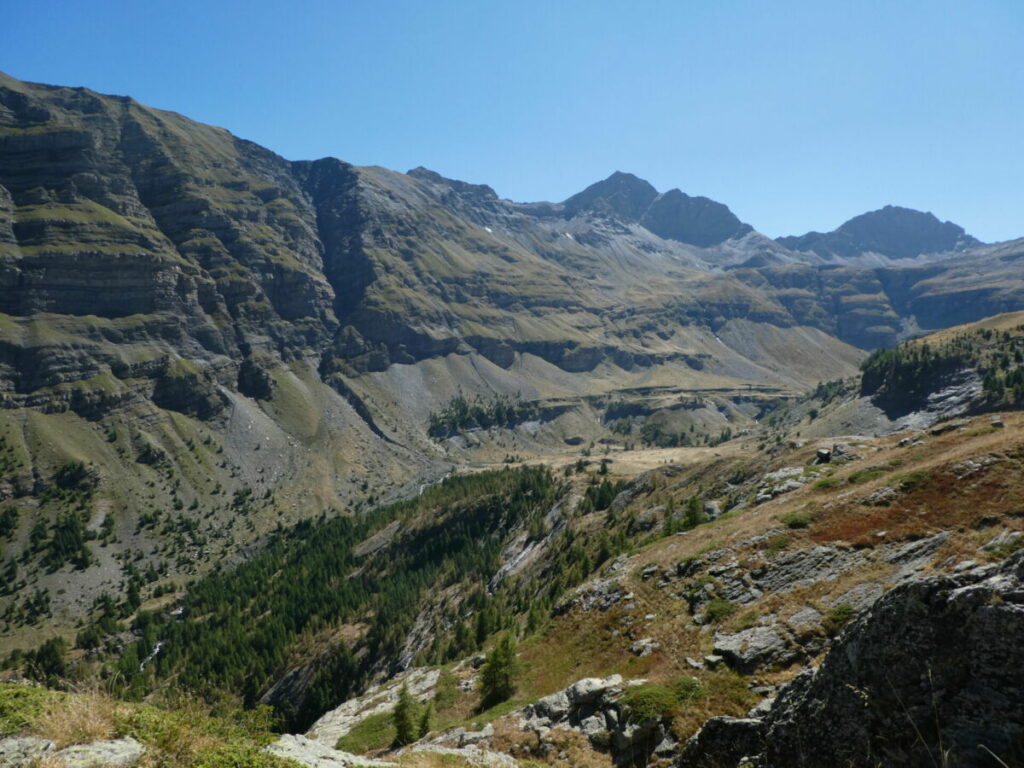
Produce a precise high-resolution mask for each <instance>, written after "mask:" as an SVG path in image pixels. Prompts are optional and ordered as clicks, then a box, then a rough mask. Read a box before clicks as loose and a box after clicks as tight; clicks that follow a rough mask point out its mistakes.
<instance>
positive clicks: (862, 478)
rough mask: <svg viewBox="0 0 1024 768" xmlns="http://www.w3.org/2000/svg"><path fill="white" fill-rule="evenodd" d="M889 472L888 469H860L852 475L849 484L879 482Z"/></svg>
mask: <svg viewBox="0 0 1024 768" xmlns="http://www.w3.org/2000/svg"><path fill="white" fill-rule="evenodd" d="M888 471H889V470H888V468H887V467H865V468H864V469H858V470H857V471H856V472H854V473H853V474H851V475H850V477H849V478H848V480H847V482H848V483H850V484H851V485H858V484H860V483H870V482H871V481H872V480H877V479H878V478H879V477H881V476H882V475H884V474H885V473H886V472H888Z"/></svg>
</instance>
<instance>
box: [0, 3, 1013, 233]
mask: <svg viewBox="0 0 1024 768" xmlns="http://www.w3.org/2000/svg"><path fill="white" fill-rule="evenodd" d="M7 6H8V7H6V8H5V9H4V11H3V18H2V21H0V70H2V71H5V72H7V73H8V74H10V75H13V76H15V77H19V78H22V79H25V80H33V81H38V82H49V83H58V84H62V85H84V86H87V87H90V88H93V89H95V90H98V91H101V92H106V93H116V94H127V95H131V96H134V97H135V98H137V99H139V100H140V101H142V102H145V103H147V104H150V105H152V106H156V107H160V108H164V109H172V110H175V111H178V112H182V113H184V114H186V115H188V116H189V117H192V118H194V119H196V120H200V121H203V122H207V123H213V124H216V125H221V126H224V127H225V128H228V129H229V130H231V131H232V132H234V133H235V134H237V135H239V136H242V137H245V138H248V139H252V140H253V141H256V142H259V143H260V144H263V145H265V146H267V147H269V148H270V149H273V150H274V151H276V152H278V153H280V154H282V155H284V156H285V157H288V158H290V159H305V158H316V157H322V156H325V155H334V156H336V157H340V158H342V159H344V160H348V161H350V162H353V163H356V164H360V165H371V164H373V165H383V166H387V167H390V168H395V169H398V170H403V171H404V170H408V169H409V168H413V167H415V166H418V165H424V166H427V167H428V168H432V169H434V170H436V171H438V172H440V173H442V174H444V175H446V176H452V177H455V178H460V179H465V180H467V181H472V182H478V183H487V184H490V185H491V186H493V187H494V188H495V189H496V190H497V192H498V193H499V194H500V195H502V196H504V197H509V198H512V199H514V200H539V199H546V200H561V199H564V198H565V197H567V196H569V195H570V194H572V193H574V192H576V191H578V190H580V189H582V188H583V187H585V186H587V185H588V184H590V183H591V182H593V181H596V180H598V179H600V178H604V177H605V176H607V175H608V174H609V173H611V172H612V171H614V170H624V171H630V172H633V173H636V174H637V175H639V176H642V177H643V178H646V179H648V180H649V181H650V182H651V183H653V184H654V185H655V186H656V187H658V188H659V189H662V190H664V189H668V188H670V187H679V188H681V189H682V190H683V191H685V192H688V193H690V194H701V195H707V196H709V197H712V198H715V199H717V200H720V201H722V202H724V203H726V204H728V205H729V206H730V207H731V208H732V209H733V210H734V211H735V212H736V213H737V215H739V216H740V217H741V218H742V219H743V220H745V221H748V222H750V223H751V224H753V225H754V226H755V227H756V228H758V229H760V230H761V231H763V232H765V233H766V234H769V235H772V236H778V235H783V234H798V233H802V232H804V231H806V230H808V229H818V230H828V229H832V228H834V227H835V226H837V225H838V224H840V223H841V222H842V221H844V220H845V219H847V218H849V217H851V216H853V215H856V214H858V213H861V212H863V211H866V210H870V209H873V208H878V207H880V206H882V205H884V204H887V203H894V204H898V205H906V206H910V207H914V208H920V209H922V210H930V211H932V212H934V213H935V214H936V215H938V216H939V217H940V218H943V219H951V220H953V221H956V222H957V223H959V224H961V225H962V226H964V227H965V228H967V230H968V231H969V232H971V233H972V234H974V235H975V236H977V237H980V238H982V239H984V240H1002V239H1008V238H1011V237H1017V236H1022V235H1024V215H1022V214H1024V52H1022V45H1021V39H1022V36H1021V33H1022V31H1024V3H1022V2H1020V1H1019V0H1002V1H997V0H988V1H986V0H978V1H976V2H970V3H968V2H944V1H943V0H932V1H931V2H916V1H915V0H887V1H886V2H872V1H871V0H859V2H825V1H824V0H817V1H816V2H786V1H785V0H779V1H777V2H769V1H768V0H763V1H761V2H755V1H754V0H751V1H750V2H739V1H731V0H706V2H699V3H698V2H684V1H683V0H676V1H675V2H659V1H657V0H646V1H645V0H633V2H611V1H610V0H547V2H534V1H533V0H516V1H515V2H496V1H495V2H491V1H489V0H434V1H428V0H419V1H418V2H417V1H413V0H410V1H399V0H395V1H394V2H389V1H388V0H375V1H364V0H347V1H345V0H333V1H332V0H308V1H307V2H303V1H302V0H293V1H292V2H275V1H273V0H247V1H246V2H241V1H237V0H225V1H223V2H217V0H209V1H208V2H196V1H194V0H177V1H176V2H166V1H165V0H106V1H103V0H74V1H66V0H61V1H57V0H32V2H21V3H8V4H7Z"/></svg>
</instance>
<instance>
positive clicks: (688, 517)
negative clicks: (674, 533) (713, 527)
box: [683, 496, 707, 530]
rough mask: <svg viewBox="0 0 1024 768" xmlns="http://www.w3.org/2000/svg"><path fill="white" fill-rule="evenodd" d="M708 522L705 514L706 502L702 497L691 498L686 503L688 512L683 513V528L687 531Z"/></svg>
mask: <svg viewBox="0 0 1024 768" xmlns="http://www.w3.org/2000/svg"><path fill="white" fill-rule="evenodd" d="M706 520H707V515H705V514H704V502H703V501H701V498H700V496H691V497H690V498H689V499H687V501H686V510H685V511H684V512H683V527H684V528H686V529H687V530H689V529H691V528H696V527H697V526H698V525H700V524H701V523H703V522H704V521H706Z"/></svg>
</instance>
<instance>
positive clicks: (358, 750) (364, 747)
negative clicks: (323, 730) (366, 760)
mask: <svg viewBox="0 0 1024 768" xmlns="http://www.w3.org/2000/svg"><path fill="white" fill-rule="evenodd" d="M394 743H395V723H394V720H393V719H392V714H391V712H381V713H380V714H377V715H370V717H367V718H365V719H364V720H360V721H359V723H358V724H357V725H356V726H355V727H354V728H353V729H352V730H351V731H349V732H348V733H346V734H345V735H344V736H342V737H341V738H340V739H338V743H337V744H335V745H334V748H335V749H340V750H342V751H343V752H352V753H353V754H356V755H365V754H366V753H368V752H376V751H378V750H381V749H387V748H388V747H389V746H391V745H392V744H394Z"/></svg>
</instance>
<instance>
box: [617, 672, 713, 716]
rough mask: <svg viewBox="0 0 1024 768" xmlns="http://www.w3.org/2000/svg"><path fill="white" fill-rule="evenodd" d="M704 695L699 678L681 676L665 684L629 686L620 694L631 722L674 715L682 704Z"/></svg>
mask: <svg viewBox="0 0 1024 768" xmlns="http://www.w3.org/2000/svg"><path fill="white" fill-rule="evenodd" d="M705 695H706V693H705V691H704V687H703V686H702V685H701V684H700V681H699V680H697V679H696V678H693V677H681V678H679V679H678V680H675V681H674V682H672V683H669V684H667V685H662V684H649V685H637V686H634V687H632V688H629V689H627V690H626V692H625V693H624V694H623V695H622V699H621V702H622V703H623V704H624V705H625V706H626V707H627V708H628V710H629V719H630V720H631V721H632V722H643V721H644V720H666V719H668V718H670V717H675V716H676V715H677V714H678V713H679V711H680V709H681V708H682V706H683V705H684V704H687V703H689V702H692V701H697V700H698V699H702V698H704V696H705Z"/></svg>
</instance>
